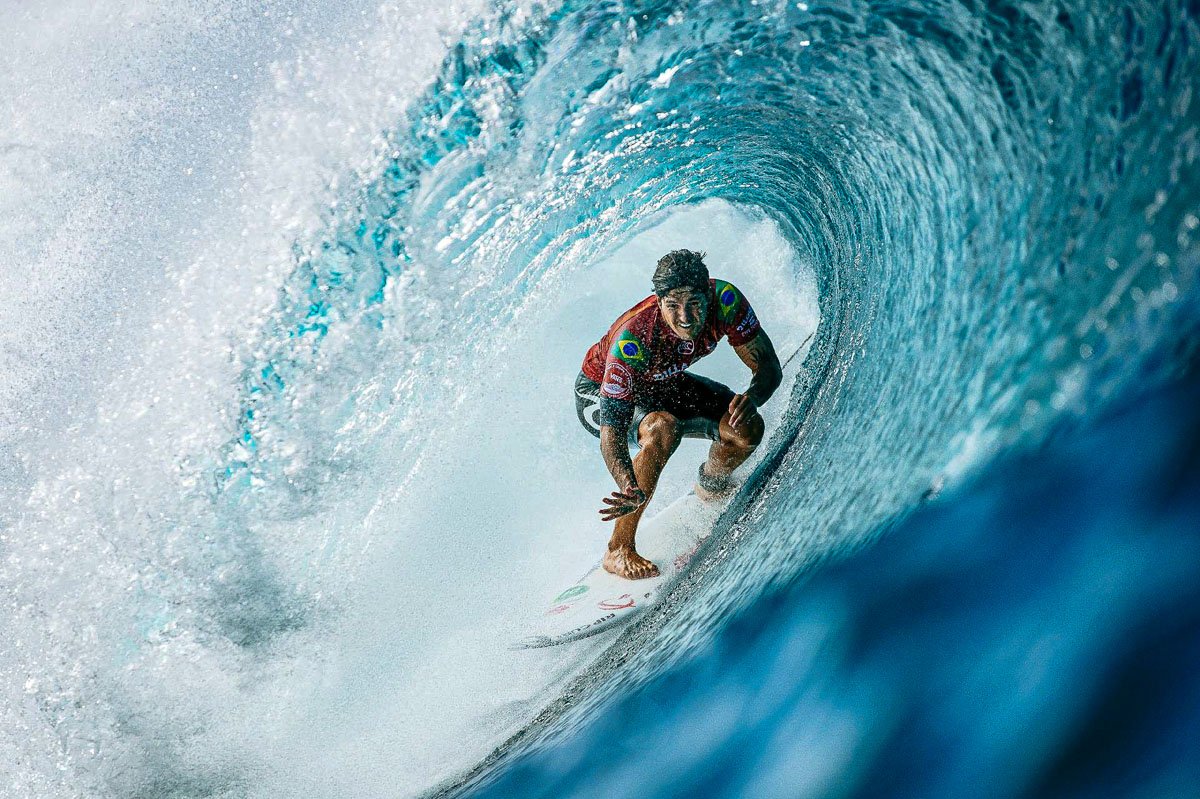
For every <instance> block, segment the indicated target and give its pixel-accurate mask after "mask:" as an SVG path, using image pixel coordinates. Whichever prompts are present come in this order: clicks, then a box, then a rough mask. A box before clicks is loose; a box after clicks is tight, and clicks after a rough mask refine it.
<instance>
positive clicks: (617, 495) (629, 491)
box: [600, 486, 646, 522]
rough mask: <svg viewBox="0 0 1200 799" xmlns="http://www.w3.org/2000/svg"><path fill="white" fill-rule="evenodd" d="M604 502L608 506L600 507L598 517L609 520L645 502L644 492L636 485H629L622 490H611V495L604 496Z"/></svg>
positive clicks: (631, 511)
mask: <svg viewBox="0 0 1200 799" xmlns="http://www.w3.org/2000/svg"><path fill="white" fill-rule="evenodd" d="M604 504H605V505H607V506H608V507H605V508H601V509H600V518H601V519H603V520H604V521H606V522H611V521H613V520H614V519H619V518H621V517H622V516H624V515H625V514H627V513H633V512H634V511H635V510H637V509H638V508H640V507H641V506H642V505H644V504H646V492H644V491H642V489H640V488H638V487H637V486H630V487H629V488H626V489H625V490H624V491H614V492H612V496H608V497H605V498H604Z"/></svg>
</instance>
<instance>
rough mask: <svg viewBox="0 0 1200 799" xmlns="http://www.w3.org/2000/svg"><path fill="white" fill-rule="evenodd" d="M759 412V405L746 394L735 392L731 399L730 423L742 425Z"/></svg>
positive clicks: (736, 425) (734, 425)
mask: <svg viewBox="0 0 1200 799" xmlns="http://www.w3.org/2000/svg"><path fill="white" fill-rule="evenodd" d="M755 413H758V406H757V405H755V404H754V402H753V401H752V400H751V399H750V398H749V397H747V396H746V395H745V394H735V395H734V396H733V399H731V400H730V401H729V424H730V426H731V427H740V426H741V424H742V422H744V421H746V420H747V419H749V418H750V417H751V416H752V415H753V414H755Z"/></svg>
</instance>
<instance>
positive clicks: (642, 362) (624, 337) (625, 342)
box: [612, 330, 646, 371]
mask: <svg viewBox="0 0 1200 799" xmlns="http://www.w3.org/2000/svg"><path fill="white" fill-rule="evenodd" d="M612 354H613V357H615V358H619V359H621V360H622V361H624V362H625V363H627V364H629V365H630V366H632V367H633V368H634V369H638V370H639V371H640V370H642V369H645V368H646V348H645V347H643V346H642V342H640V341H638V339H637V336H635V335H633V334H632V333H630V332H629V331H628V330H625V331H622V332H621V335H619V336H617V340H616V343H614V344H613V348H612Z"/></svg>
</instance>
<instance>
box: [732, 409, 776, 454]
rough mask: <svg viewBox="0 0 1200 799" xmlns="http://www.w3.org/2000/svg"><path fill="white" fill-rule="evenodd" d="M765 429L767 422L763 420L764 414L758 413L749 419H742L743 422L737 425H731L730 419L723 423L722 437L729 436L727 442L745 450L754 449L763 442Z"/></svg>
mask: <svg viewBox="0 0 1200 799" xmlns="http://www.w3.org/2000/svg"><path fill="white" fill-rule="evenodd" d="M765 431H766V424H765V423H764V422H763V418H762V416H760V415H759V414H757V413H756V414H754V415H753V416H750V417H749V418H747V419H742V423H741V424H740V425H738V426H737V427H733V426H731V425H730V424H729V423H728V421H726V423H725V424H723V425H721V437H722V438H723V439H724V438H726V437H728V438H727V442H726V443H728V444H731V445H733V446H735V447H737V448H738V449H745V450H753V449H755V448H756V447H757V446H758V445H759V444H761V443H762V440H763V434H764V432H765Z"/></svg>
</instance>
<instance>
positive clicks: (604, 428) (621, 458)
mask: <svg viewBox="0 0 1200 799" xmlns="http://www.w3.org/2000/svg"><path fill="white" fill-rule="evenodd" d="M628 437H629V429H628V427H625V428H620V427H615V426H613V425H607V424H602V425H600V454H601V456H603V458H604V465H605V466H607V467H608V472H609V474H611V475H612V476H613V480H615V481H616V482H617V487H618V488H620V489H621V490H622V491H627V490H629V489H630V488H637V487H638V485H637V478H636V477H635V476H634V474H633V459H632V458H631V457H630V456H629V440H628Z"/></svg>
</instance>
